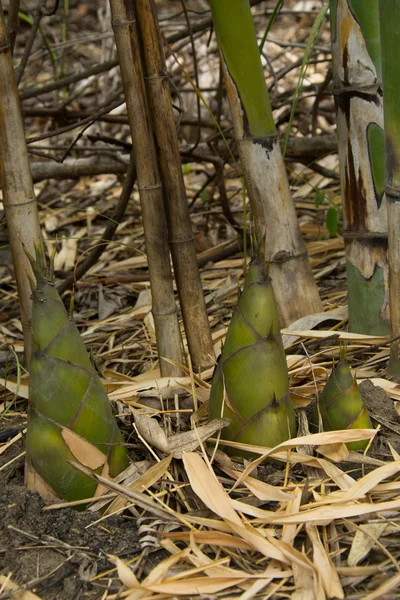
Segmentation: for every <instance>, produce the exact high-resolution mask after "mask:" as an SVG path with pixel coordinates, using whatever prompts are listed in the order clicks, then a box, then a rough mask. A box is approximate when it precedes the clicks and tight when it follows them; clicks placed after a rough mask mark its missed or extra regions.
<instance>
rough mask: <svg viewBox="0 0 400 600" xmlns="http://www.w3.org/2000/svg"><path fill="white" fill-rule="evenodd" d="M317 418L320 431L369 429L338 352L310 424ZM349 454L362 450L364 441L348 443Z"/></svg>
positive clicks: (355, 387) (343, 357) (353, 380)
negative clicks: (322, 429) (319, 423)
mask: <svg viewBox="0 0 400 600" xmlns="http://www.w3.org/2000/svg"><path fill="white" fill-rule="evenodd" d="M319 415H320V416H321V419H322V425H323V428H324V431H335V430H340V429H372V424H371V420H370V418H369V414H368V411H367V409H366V407H365V405H364V400H363V399H362V396H361V394H360V390H359V389H358V385H357V379H356V378H355V376H354V377H353V376H352V374H351V371H350V367H349V365H348V362H347V360H346V351H345V349H344V348H341V349H340V360H339V362H338V364H337V365H336V367H335V368H334V369H333V370H332V372H331V374H330V375H329V377H328V380H327V382H326V385H325V388H324V390H323V392H322V393H321V394H320V396H319V399H318V405H317V407H316V409H315V410H314V413H313V417H312V422H313V423H314V425H316V426H317V425H318V422H319ZM346 445H347V447H348V449H349V450H365V448H366V447H367V445H368V440H360V441H358V442H348V443H347V444H346Z"/></svg>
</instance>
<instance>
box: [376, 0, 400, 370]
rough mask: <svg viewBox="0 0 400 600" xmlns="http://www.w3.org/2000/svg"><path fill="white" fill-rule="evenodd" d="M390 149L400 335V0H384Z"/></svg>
mask: <svg viewBox="0 0 400 600" xmlns="http://www.w3.org/2000/svg"><path fill="white" fill-rule="evenodd" d="M379 19H380V34H381V38H380V39H381V52H382V80H383V99H384V121H385V149H386V184H385V191H386V198H387V210H388V261H389V281H390V286H389V304H390V331H391V336H392V338H400V302H399V298H400V235H399V232H400V110H399V82H400V0H380V2H379ZM388 371H389V374H391V375H394V376H395V377H399V376H400V339H395V341H393V342H392V343H391V345H390V361H389V365H388Z"/></svg>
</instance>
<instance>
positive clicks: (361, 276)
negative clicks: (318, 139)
mask: <svg viewBox="0 0 400 600" xmlns="http://www.w3.org/2000/svg"><path fill="white" fill-rule="evenodd" d="M330 6H331V19H332V22H331V32H332V64H333V83H334V95H335V103H336V111H337V135H338V146H339V162H340V176H341V192H342V202H343V208H344V226H345V231H344V240H345V251H346V270H347V288H348V304H349V321H350V330H351V331H355V332H357V333H365V334H369V335H382V334H386V333H388V331H389V302H388V295H389V292H388V284H389V282H388V265H387V210H386V198H385V193H384V173H385V152H384V132H383V99H382V89H381V81H380V80H381V57H380V44H379V10H378V0H331V5H330Z"/></svg>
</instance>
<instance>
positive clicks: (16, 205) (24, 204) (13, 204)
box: [0, 50, 36, 211]
mask: <svg viewBox="0 0 400 600" xmlns="http://www.w3.org/2000/svg"><path fill="white" fill-rule="evenodd" d="M0 52H1V50H0ZM34 202H36V197H35V196H31V197H30V198H27V199H26V200H23V201H22V202H13V203H12V204H8V203H7V204H6V206H7V210H8V211H11V210H12V209H14V208H18V207H19V206H26V205H27V204H32V203H34Z"/></svg>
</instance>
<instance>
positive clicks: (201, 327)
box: [135, 0, 214, 368]
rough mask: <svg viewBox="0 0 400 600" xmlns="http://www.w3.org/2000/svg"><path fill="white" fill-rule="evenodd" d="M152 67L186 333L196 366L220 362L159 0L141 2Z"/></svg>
mask: <svg viewBox="0 0 400 600" xmlns="http://www.w3.org/2000/svg"><path fill="white" fill-rule="evenodd" d="M135 6H136V11H137V18H138V26H139V31H140V35H141V39H142V44H143V54H144V61H145V65H146V71H147V73H146V75H147V77H146V84H147V91H148V97H149V103H150V107H151V111H152V116H153V123H154V131H155V136H156V139H157V145H158V148H159V152H158V156H159V161H160V169H161V176H162V180H163V183H164V187H165V198H164V199H165V202H166V216H167V223H168V231H169V242H170V248H171V254H172V260H173V264H174V270H175V278H176V284H177V288H178V294H179V299H180V303H181V308H182V316H183V321H184V325H185V331H186V337H187V340H188V345H189V351H190V354H191V357H192V363H193V366H194V367H195V368H201V367H206V366H209V365H210V364H212V362H213V361H214V348H213V343H212V338H211V333H210V328H209V323H208V317H207V311H206V306H205V302H204V295H203V289H202V285H201V280H200V274H199V270H198V266H197V261H196V250H195V246H194V237H193V233H192V229H191V224H190V218H189V211H188V204H187V199H186V192H185V184H184V181H183V175H182V165H181V160H180V155H179V145H178V137H177V133H176V127H175V121H174V117H173V112H172V102H171V93H170V89H169V81H168V72H167V70H166V66H165V58H164V52H163V47H162V37H161V33H160V30H159V25H158V20H157V15H156V9H155V4H154V1H153V0H135Z"/></svg>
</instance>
